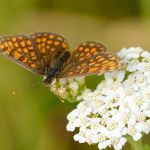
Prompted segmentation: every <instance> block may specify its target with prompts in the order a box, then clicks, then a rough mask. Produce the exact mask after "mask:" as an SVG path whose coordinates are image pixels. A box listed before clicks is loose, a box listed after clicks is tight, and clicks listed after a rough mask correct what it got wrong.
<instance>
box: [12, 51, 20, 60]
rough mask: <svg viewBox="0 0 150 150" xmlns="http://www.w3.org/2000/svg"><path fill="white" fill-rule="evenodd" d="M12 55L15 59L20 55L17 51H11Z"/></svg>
mask: <svg viewBox="0 0 150 150" xmlns="http://www.w3.org/2000/svg"><path fill="white" fill-rule="evenodd" d="M13 56H14V58H16V59H19V58H20V57H21V54H20V53H19V52H17V51H15V52H14V53H13Z"/></svg>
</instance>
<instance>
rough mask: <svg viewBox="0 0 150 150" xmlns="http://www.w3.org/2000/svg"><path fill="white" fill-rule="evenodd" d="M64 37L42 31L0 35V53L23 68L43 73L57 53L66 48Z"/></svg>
mask: <svg viewBox="0 0 150 150" xmlns="http://www.w3.org/2000/svg"><path fill="white" fill-rule="evenodd" d="M67 46H68V45H67V42H66V41H65V39H64V38H63V37H62V36H60V35H58V34H54V33H48V32H44V33H43V32H42V33H33V34H31V35H13V36H1V37H0V53H1V54H3V55H5V56H7V57H8V58H9V59H11V60H12V61H14V62H16V63H17V64H19V65H20V66H22V67H24V68H25V69H27V70H29V71H31V72H33V73H37V74H41V75H44V74H45V67H48V66H50V65H51V62H52V61H53V60H54V58H55V57H57V55H60V54H61V53H62V52H63V51H64V50H65V49H66V48H67Z"/></svg>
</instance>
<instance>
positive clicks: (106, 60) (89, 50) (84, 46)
mask: <svg viewBox="0 0 150 150" xmlns="http://www.w3.org/2000/svg"><path fill="white" fill-rule="evenodd" d="M123 66H124V65H123V64H122V63H121V62H120V59H119V57H118V56H116V55H113V54H112V53H110V52H108V51H107V49H106V47H105V46H104V45H103V44H101V43H97V42H84V43H81V44H80V45H79V46H78V47H77V49H76V50H75V52H74V53H73V55H72V57H71V60H70V62H69V63H68V65H67V66H66V68H65V69H64V70H63V71H62V73H61V74H60V77H71V76H83V75H91V74H98V73H104V72H107V71H108V72H109V71H113V70H117V69H122V68H123Z"/></svg>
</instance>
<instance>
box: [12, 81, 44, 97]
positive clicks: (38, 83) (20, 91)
mask: <svg viewBox="0 0 150 150" xmlns="http://www.w3.org/2000/svg"><path fill="white" fill-rule="evenodd" d="M37 85H42V81H40V82H36V83H33V84H30V85H28V86H25V87H24V88H22V89H20V90H19V91H18V90H13V91H12V92H11V93H12V95H16V94H18V93H22V91H24V90H23V89H29V88H32V87H35V86H37Z"/></svg>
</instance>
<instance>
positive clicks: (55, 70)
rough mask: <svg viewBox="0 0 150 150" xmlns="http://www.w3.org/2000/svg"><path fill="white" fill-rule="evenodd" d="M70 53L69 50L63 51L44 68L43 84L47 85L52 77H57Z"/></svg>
mask: <svg viewBox="0 0 150 150" xmlns="http://www.w3.org/2000/svg"><path fill="white" fill-rule="evenodd" d="M70 55H71V54H70V52H69V51H65V52H64V53H62V54H61V55H60V56H59V57H58V58H57V59H56V61H55V62H54V63H53V65H52V66H50V67H49V68H46V69H45V79H44V84H45V85H49V84H50V83H51V82H52V80H53V79H54V78H57V77H59V73H60V72H61V71H62V70H63V69H64V67H65V65H66V64H67V61H68V60H69V58H70Z"/></svg>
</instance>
